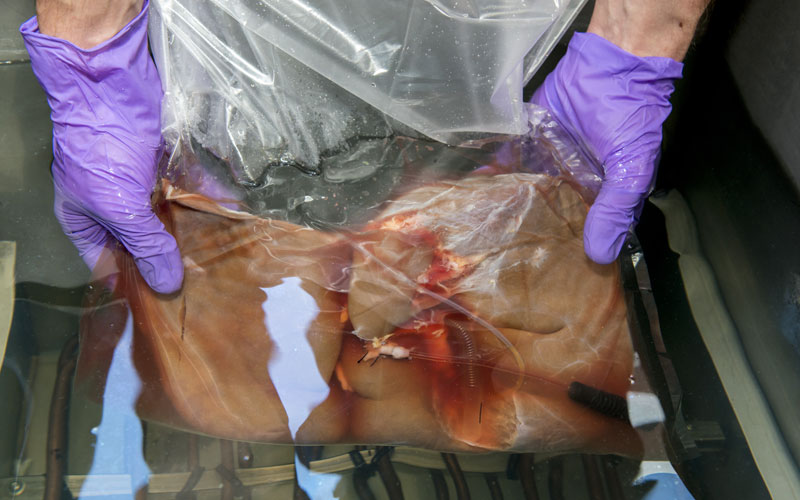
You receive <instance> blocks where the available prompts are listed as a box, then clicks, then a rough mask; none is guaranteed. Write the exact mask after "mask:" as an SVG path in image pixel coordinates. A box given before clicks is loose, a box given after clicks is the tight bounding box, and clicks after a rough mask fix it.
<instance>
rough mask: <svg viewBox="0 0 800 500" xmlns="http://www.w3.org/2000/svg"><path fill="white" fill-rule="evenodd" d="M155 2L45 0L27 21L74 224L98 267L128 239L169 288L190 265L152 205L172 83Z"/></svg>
mask: <svg viewBox="0 0 800 500" xmlns="http://www.w3.org/2000/svg"><path fill="white" fill-rule="evenodd" d="M146 9H147V2H144V3H143V2H142V1H141V0H138V1H130V0H125V1H122V0H101V1H93V0H38V1H37V13H38V16H37V17H34V18H32V19H30V20H28V21H26V22H25V23H24V24H23V25H22V26H21V28H20V31H21V33H22V35H23V38H24V40H25V44H26V47H27V49H28V52H29V53H30V56H31V66H32V68H33V71H34V73H35V74H36V77H37V78H38V79H39V82H40V83H41V85H42V87H43V88H44V90H45V92H46V93H47V98H48V102H49V104H50V108H51V110H52V112H51V119H52V121H53V165H52V174H53V184H54V187H55V206H54V211H55V214H56V217H57V218H58V220H59V222H60V223H61V226H62V228H63V229H64V232H65V233H66V234H67V236H69V238H70V239H71V240H72V241H73V243H74V244H75V246H76V247H77V248H78V251H79V252H80V254H81V256H82V257H83V259H84V261H85V262H86V263H87V265H89V267H90V268H93V267H94V266H95V265H96V264H97V262H98V259H99V258H100V255H101V253H102V252H103V249H104V248H106V247H108V246H111V245H114V244H115V240H117V241H119V242H121V243H122V244H123V245H124V246H125V247H126V248H127V249H128V251H130V252H131V254H132V255H133V256H134V259H135V261H136V263H137V266H138V267H139V270H140V271H141V273H142V275H143V277H144V278H145V279H146V280H147V282H148V284H150V286H151V287H152V288H153V289H154V290H156V291H158V292H162V293H169V292H172V291H175V290H177V289H178V288H180V286H181V283H182V280H183V265H182V263H181V259H180V254H179V252H178V248H177V245H176V243H175V240H174V239H173V238H172V236H170V235H169V234H168V233H167V232H166V231H165V230H164V226H163V225H162V224H161V222H160V221H159V220H158V218H157V217H156V216H155V215H154V214H153V212H152V209H151V206H150V196H151V193H152V190H153V186H154V185H155V182H156V167H157V162H158V159H159V157H160V155H161V152H162V140H161V131H160V111H161V97H162V91H161V83H160V80H159V77H158V74H157V72H156V68H155V64H154V63H153V61H152V59H151V58H150V55H149V52H148V48H147V11H146Z"/></svg>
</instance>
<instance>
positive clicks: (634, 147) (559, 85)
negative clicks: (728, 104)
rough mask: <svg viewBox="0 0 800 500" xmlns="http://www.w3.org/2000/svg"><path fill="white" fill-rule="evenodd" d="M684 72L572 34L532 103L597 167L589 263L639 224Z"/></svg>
mask: <svg viewBox="0 0 800 500" xmlns="http://www.w3.org/2000/svg"><path fill="white" fill-rule="evenodd" d="M701 12H702V11H701ZM687 46H688V43H687ZM682 69H683V65H682V64H681V63H679V62H677V61H676V60H674V59H671V58H668V57H637V56H635V55H633V54H631V53H629V52H626V51H624V50H622V49H621V48H619V47H617V46H616V45H614V44H612V43H611V42H609V41H607V40H605V39H604V38H602V37H600V36H598V35H595V34H592V33H575V35H574V36H573V38H572V40H571V41H570V44H569V48H568V50H567V53H566V55H564V57H563V58H562V59H561V61H560V62H559V63H558V66H557V67H556V69H555V70H554V71H553V72H552V73H551V74H550V75H548V76H547V78H546V79H545V82H544V83H543V84H542V86H541V87H539V89H538V90H537V91H536V92H535V93H534V95H533V99H532V102H533V103H535V104H537V105H539V106H543V107H545V108H547V109H549V110H550V112H551V113H552V114H553V115H554V117H555V118H556V120H558V121H559V122H560V124H561V125H562V126H564V127H566V128H567V130H569V131H570V132H571V133H572V134H573V135H574V136H576V138H577V139H579V140H582V141H583V143H584V144H586V146H587V147H589V149H590V150H591V152H592V153H593V154H594V155H595V157H596V158H597V159H598V160H599V161H600V162H601V163H602V168H603V174H604V178H603V183H602V187H601V189H600V193H599V194H598V196H597V199H596V200H595V202H594V204H593V205H592V207H591V209H590V210H589V215H588V217H587V219H586V224H585V226H584V230H583V242H584V248H585V250H586V254H587V255H588V256H589V258H591V259H592V260H594V261H595V262H598V263H601V264H607V263H609V262H612V261H614V260H615V259H616V258H617V255H619V252H620V250H621V249H622V245H623V244H624V243H625V237H626V235H627V233H628V229H629V228H630V227H631V225H632V224H635V223H636V222H637V221H638V218H639V215H640V213H641V210H642V206H643V205H644V200H645V198H646V197H647V195H648V194H649V192H650V190H651V189H652V187H653V182H654V179H655V172H656V163H657V159H658V156H659V151H660V146H661V125H662V124H663V123H664V120H666V118H667V116H668V115H669V113H670V110H671V106H670V103H669V96H670V94H672V91H673V89H674V87H673V81H674V80H675V79H677V78H680V77H681V71H682Z"/></svg>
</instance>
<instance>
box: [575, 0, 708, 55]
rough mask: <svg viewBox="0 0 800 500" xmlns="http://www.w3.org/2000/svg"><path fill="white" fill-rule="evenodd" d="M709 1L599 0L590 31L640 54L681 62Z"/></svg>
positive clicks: (635, 53) (590, 24) (593, 13)
mask: <svg viewBox="0 0 800 500" xmlns="http://www.w3.org/2000/svg"><path fill="white" fill-rule="evenodd" d="M709 2H710V0H597V2H596V3H595V7H594V11H593V12H592V20H591V22H590V23H589V30H588V31H589V32H590V33H595V34H597V35H600V36H602V37H603V38H605V39H606V40H608V41H610V42H611V43H613V44H615V45H617V46H618V47H620V48H622V49H624V50H626V51H628V52H630V53H632V54H634V55H637V56H640V57H646V56H660V57H671V58H672V59H675V60H676V61H680V60H682V59H683V57H684V56H685V55H686V51H687V50H689V45H690V44H691V42H692V37H693V36H694V32H695V30H696V29H697V23H698V21H699V20H700V16H702V15H703V12H704V11H705V9H706V7H707V6H708V4H709Z"/></svg>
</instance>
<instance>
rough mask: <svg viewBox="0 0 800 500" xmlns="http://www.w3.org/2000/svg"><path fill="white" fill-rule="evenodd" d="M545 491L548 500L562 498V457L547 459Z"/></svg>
mask: <svg viewBox="0 0 800 500" xmlns="http://www.w3.org/2000/svg"><path fill="white" fill-rule="evenodd" d="M548 465H549V466H550V470H549V471H548V473H547V491H548V492H549V493H550V500H564V459H563V458H561V457H554V458H551V459H550V460H549V461H548Z"/></svg>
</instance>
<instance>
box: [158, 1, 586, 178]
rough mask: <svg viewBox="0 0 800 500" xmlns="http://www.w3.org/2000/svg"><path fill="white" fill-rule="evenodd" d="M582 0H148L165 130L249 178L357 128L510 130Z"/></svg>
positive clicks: (446, 133) (349, 137)
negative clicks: (526, 91) (528, 87)
mask: <svg viewBox="0 0 800 500" xmlns="http://www.w3.org/2000/svg"><path fill="white" fill-rule="evenodd" d="M584 3H585V0H527V1H519V0H466V1H465V0H446V1H440V0H409V1H395V0H379V1H374V0H348V1H346V2H341V1H332V0H295V1H280V2H279V1H264V0H233V1H229V0H226V1H222V0H212V1H206V0H155V1H153V2H152V4H151V6H152V7H151V20H152V21H151V23H152V24H151V43H152V46H153V52H154V55H155V58H156V61H157V64H158V66H159V73H160V74H161V76H162V79H163V81H164V88H165V91H166V98H165V102H164V104H165V105H164V120H163V121H164V135H165V137H166V138H167V141H168V142H169V144H170V145H171V147H172V149H179V148H180V144H179V143H180V142H181V141H183V142H192V141H196V142H197V143H199V144H200V145H201V146H202V147H203V148H205V149H207V150H209V151H211V152H213V154H215V155H216V156H218V157H219V158H221V159H224V160H226V161H228V162H229V163H230V165H231V167H232V168H233V169H234V172H235V173H236V177H237V179H238V180H239V182H242V183H253V182H257V180H258V179H260V178H261V177H262V176H263V175H264V173H265V171H266V170H267V167H269V166H275V165H281V164H292V163H298V164H301V165H303V166H305V167H306V168H317V167H318V166H319V163H320V161H321V158H322V157H323V156H324V155H325V154H326V153H330V152H332V151H337V150H340V149H342V148H347V147H348V146H353V144H351V142H352V141H353V140H354V139H359V138H365V137H387V136H390V135H392V134H394V133H396V132H397V133H400V134H401V135H406V136H409V135H413V134H415V133H418V134H422V135H425V136H428V137H430V138H433V139H435V140H438V141H442V142H445V143H448V144H451V145H454V144H461V143H464V142H465V141H467V140H469V139H473V138H475V137H476V134H482V133H492V134H498V133H504V134H520V133H523V132H525V130H526V127H527V116H526V112H525V107H524V106H523V102H522V87H523V85H524V82H525V81H526V80H527V79H529V78H530V77H531V76H532V74H533V72H534V71H535V69H536V68H537V67H538V65H539V64H540V63H541V61H542V60H543V58H544V56H545V55H546V54H547V53H549V51H550V48H551V47H552V45H553V44H554V43H555V41H556V40H557V39H558V37H559V36H560V34H561V33H562V31H563V30H564V29H565V28H566V24H567V22H568V21H569V20H570V19H572V17H573V16H574V14H575V13H576V12H577V10H578V9H579V7H581V6H582V5H583V4H584ZM348 141H350V142H348ZM356 142H357V144H356V145H355V147H358V146H359V145H361V144H362V143H361V142H359V141H356Z"/></svg>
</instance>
